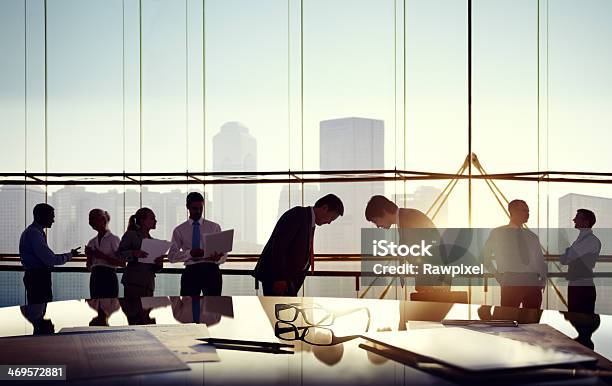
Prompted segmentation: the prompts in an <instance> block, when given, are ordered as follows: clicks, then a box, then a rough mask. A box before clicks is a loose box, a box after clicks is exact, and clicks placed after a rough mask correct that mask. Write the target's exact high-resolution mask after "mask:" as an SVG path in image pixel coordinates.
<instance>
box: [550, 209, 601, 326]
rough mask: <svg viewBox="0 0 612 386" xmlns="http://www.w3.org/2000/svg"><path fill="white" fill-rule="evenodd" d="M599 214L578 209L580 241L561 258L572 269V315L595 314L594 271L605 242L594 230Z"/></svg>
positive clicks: (576, 224) (569, 276) (569, 306)
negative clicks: (602, 244)
mask: <svg viewBox="0 0 612 386" xmlns="http://www.w3.org/2000/svg"><path fill="white" fill-rule="evenodd" d="M596 220H597V219H596V218H595V213H593V212H592V211H590V210H588V209H578V211H576V216H575V217H574V220H573V221H574V227H575V228H577V229H578V230H579V234H578V238H577V239H576V241H574V242H573V243H572V245H570V247H569V248H567V249H566V250H565V252H564V253H563V254H562V255H560V256H559V262H561V264H565V265H567V266H568V270H567V280H569V286H568V287H567V303H568V304H567V309H568V311H569V312H583V313H588V314H594V313H595V300H596V299H597V292H596V291H595V283H594V282H593V269H594V268H595V263H596V262H597V258H598V257H599V252H600V251H601V241H599V239H598V238H597V236H595V234H594V233H593V230H592V229H591V228H592V227H593V225H595V221H596Z"/></svg>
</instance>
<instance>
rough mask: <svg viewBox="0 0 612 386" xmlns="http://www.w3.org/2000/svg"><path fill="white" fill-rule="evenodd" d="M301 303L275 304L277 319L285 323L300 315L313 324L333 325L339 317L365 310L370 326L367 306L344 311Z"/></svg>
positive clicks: (294, 319) (291, 321)
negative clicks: (307, 305) (305, 305)
mask: <svg viewBox="0 0 612 386" xmlns="http://www.w3.org/2000/svg"><path fill="white" fill-rule="evenodd" d="M299 305H301V304H300V303H288V304H275V305H274V313H275V316H276V319H277V320H278V321H281V322H285V323H293V322H295V321H296V320H297V318H298V316H299V315H302V319H303V320H304V322H305V323H306V324H309V325H311V326H331V325H333V324H334V322H335V321H336V319H337V318H339V317H342V316H345V315H350V314H354V313H357V312H360V311H364V312H365V313H366V314H367V319H368V327H369V326H370V310H369V309H368V308H367V307H360V308H353V309H348V310H343V311H330V310H328V309H326V308H323V307H321V306H319V305H316V304H315V305H313V306H311V307H298V306H299Z"/></svg>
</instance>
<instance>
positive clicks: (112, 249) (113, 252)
mask: <svg viewBox="0 0 612 386" xmlns="http://www.w3.org/2000/svg"><path fill="white" fill-rule="evenodd" d="M120 241H121V240H119V237H117V236H115V235H114V234H112V233H111V231H106V233H105V234H104V236H102V240H101V241H100V242H98V235H96V237H94V238H93V239H91V240H89V242H88V243H87V246H88V247H90V248H92V249H97V250H98V251H100V252H102V253H104V254H105V255H106V256H110V257H117V250H118V249H119V242H120ZM98 265H100V266H103V267H110V268H117V267H116V266H114V265H112V264H109V263H108V262H106V261H105V260H98V259H96V258H95V256H92V258H91V266H92V267H95V266H98Z"/></svg>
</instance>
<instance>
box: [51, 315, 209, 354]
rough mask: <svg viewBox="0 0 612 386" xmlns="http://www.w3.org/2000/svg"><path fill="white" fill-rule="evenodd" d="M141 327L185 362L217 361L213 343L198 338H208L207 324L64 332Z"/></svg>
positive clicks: (77, 330) (130, 328)
mask: <svg viewBox="0 0 612 386" xmlns="http://www.w3.org/2000/svg"><path fill="white" fill-rule="evenodd" d="M133 329H141V330H145V331H148V332H150V333H151V334H152V335H153V336H155V337H156V338H157V339H159V341H160V342H161V343H162V344H163V345H164V346H166V347H167V348H168V350H170V351H172V352H173V353H174V354H176V355H177V356H178V357H179V358H180V359H181V360H182V361H183V362H217V361H219V360H220V359H219V355H218V354H217V350H216V349H215V347H214V346H212V345H204V344H202V342H200V341H198V340H197V338H208V337H210V334H209V332H208V328H207V327H206V325H205V324H195V323H189V324H149V325H143V326H118V327H68V328H62V329H61V330H60V333H64V332H83V331H102V330H106V331H109V330H113V331H121V330H133Z"/></svg>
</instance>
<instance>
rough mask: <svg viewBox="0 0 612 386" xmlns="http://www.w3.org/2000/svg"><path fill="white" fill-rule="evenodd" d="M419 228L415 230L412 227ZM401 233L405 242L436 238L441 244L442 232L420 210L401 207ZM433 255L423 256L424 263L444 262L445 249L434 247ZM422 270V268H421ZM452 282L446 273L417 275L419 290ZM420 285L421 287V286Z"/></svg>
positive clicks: (410, 242) (411, 242)
mask: <svg viewBox="0 0 612 386" xmlns="http://www.w3.org/2000/svg"><path fill="white" fill-rule="evenodd" d="M415 228H416V229H418V231H416V232H415V231H414V230H412V231H411V229H415ZM399 233H400V240H401V242H402V243H404V244H414V243H418V242H419V241H420V240H435V241H436V244H437V245H440V233H439V232H438V229H437V228H436V225H435V224H434V223H433V221H431V219H430V218H429V217H427V215H426V214H425V213H423V212H421V211H420V210H417V209H409V208H400V210H399ZM433 250H434V251H436V252H434V253H433V257H423V258H421V259H422V262H423V263H430V264H436V265H441V264H443V259H444V257H443V254H444V251H443V250H439V249H437V248H434V249H433ZM419 271H421V269H419ZM450 282H451V278H450V276H448V277H446V276H444V275H438V276H434V275H427V276H426V275H420V276H417V277H416V283H415V284H416V286H417V291H420V290H426V287H425V286H440V285H441V286H449V285H450ZM419 287H420V288H419Z"/></svg>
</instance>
